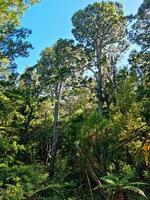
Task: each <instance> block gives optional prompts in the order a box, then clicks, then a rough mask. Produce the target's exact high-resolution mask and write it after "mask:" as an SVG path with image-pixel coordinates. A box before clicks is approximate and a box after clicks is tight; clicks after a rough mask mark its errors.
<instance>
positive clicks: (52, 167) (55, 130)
mask: <svg viewBox="0 0 150 200" xmlns="http://www.w3.org/2000/svg"><path fill="white" fill-rule="evenodd" d="M61 87H62V84H61V83H60V84H59V83H57V84H56V85H55V106H54V122H53V140H52V146H51V159H50V171H49V177H53V176H54V172H55V159H56V154H57V145H58V117H59V107H60V92H61Z"/></svg>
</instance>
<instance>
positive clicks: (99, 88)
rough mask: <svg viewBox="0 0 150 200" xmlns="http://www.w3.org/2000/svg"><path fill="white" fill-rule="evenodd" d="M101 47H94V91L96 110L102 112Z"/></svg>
mask: <svg viewBox="0 0 150 200" xmlns="http://www.w3.org/2000/svg"><path fill="white" fill-rule="evenodd" d="M101 54H102V52H101V48H99V47H97V48H96V58H97V73H96V92H97V100H98V112H99V113H100V114H103V81H102V66H101V57H102V55H101Z"/></svg>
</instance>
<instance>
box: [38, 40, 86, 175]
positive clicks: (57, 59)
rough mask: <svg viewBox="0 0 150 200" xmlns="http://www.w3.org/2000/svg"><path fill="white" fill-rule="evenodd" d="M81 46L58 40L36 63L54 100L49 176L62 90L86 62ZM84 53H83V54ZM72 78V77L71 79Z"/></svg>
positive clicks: (54, 156) (71, 82)
mask: <svg viewBox="0 0 150 200" xmlns="http://www.w3.org/2000/svg"><path fill="white" fill-rule="evenodd" d="M82 52H83V50H82V48H80V47H78V46H76V45H75V44H74V41H72V40H62V39H60V40H58V41H57V42H56V44H55V45H54V46H53V47H52V48H46V49H45V50H44V51H43V52H42V54H41V59H40V61H39V63H38V64H37V70H38V73H39V74H40V75H41V83H42V82H43V83H44V85H45V86H46V87H47V86H48V87H49V88H50V93H51V94H50V96H51V97H52V98H53V100H54V113H53V118H54V121H53V133H52V134H53V140H52V146H51V160H50V173H49V174H50V176H53V175H54V164H55V158H56V153H57V145H58V120H59V111H60V100H61V97H62V91H64V90H65V88H66V87H68V86H70V87H72V85H73V83H74V82H75V76H76V74H77V73H78V72H79V71H81V70H82V68H81V66H82V67H83V65H84V64H85V63H86V62H85V61H86V60H85V59H84V58H85V57H84V56H83V57H82ZM83 55H84V54H83ZM72 78H73V79H72ZM71 79H72V80H71Z"/></svg>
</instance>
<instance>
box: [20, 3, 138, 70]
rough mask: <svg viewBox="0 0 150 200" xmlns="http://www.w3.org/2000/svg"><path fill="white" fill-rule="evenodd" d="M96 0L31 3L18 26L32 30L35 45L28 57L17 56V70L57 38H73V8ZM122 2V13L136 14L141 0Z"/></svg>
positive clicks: (32, 63)
mask: <svg viewBox="0 0 150 200" xmlns="http://www.w3.org/2000/svg"><path fill="white" fill-rule="evenodd" d="M95 1H96V0H41V2H40V3H39V4H36V5H34V6H31V7H30V8H29V9H28V10H27V11H26V13H25V14H24V16H23V18H22V20H21V25H22V26H23V27H26V28H29V29H31V30H32V35H31V36H30V37H29V38H28V41H30V42H31V43H32V45H33V47H34V49H33V50H31V51H30V56H29V57H28V58H20V59H18V62H17V63H18V71H19V72H21V73H22V72H23V71H24V69H25V67H26V66H33V65H34V64H35V63H36V62H37V60H38V59H39V54H40V52H41V51H42V50H43V49H44V48H45V47H48V46H51V45H52V44H54V43H55V42H56V41H57V40H58V39H59V38H67V39H70V38H73V36H72V34H71V29H72V23H71V17H72V15H73V14H74V12H75V11H77V10H79V9H82V8H84V7H85V6H87V5H88V4H90V3H93V2H95ZM116 1H117V2H121V3H122V4H123V7H124V11H125V14H131V13H132V14H135V13H136V11H137V9H138V7H139V6H140V4H141V3H142V0H116Z"/></svg>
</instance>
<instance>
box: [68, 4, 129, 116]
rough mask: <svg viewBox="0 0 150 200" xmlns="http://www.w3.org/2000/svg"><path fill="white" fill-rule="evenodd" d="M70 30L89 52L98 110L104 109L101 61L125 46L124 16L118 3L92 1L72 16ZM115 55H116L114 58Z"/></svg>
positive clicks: (102, 65) (100, 111) (125, 26)
mask: <svg viewBox="0 0 150 200" xmlns="http://www.w3.org/2000/svg"><path fill="white" fill-rule="evenodd" d="M72 22H73V26H74V27H73V30H72V32H73V34H74V36H75V38H76V39H77V41H78V42H79V43H80V44H82V45H83V46H84V47H85V48H86V49H87V51H88V52H90V58H91V59H90V64H89V66H87V67H88V68H90V69H91V71H92V72H93V73H94V75H95V79H96V83H97V86H96V92H97V99H98V111H99V113H101V114H102V113H103V104H104V85H103V84H104V80H103V79H104V76H103V75H104V71H105V69H104V61H105V60H106V58H107V57H108V52H109V53H110V52H111V57H113V56H115V55H116V52H118V49H119V54H120V53H121V52H122V51H123V50H124V49H126V47H127V46H126V44H127V43H126V38H125V37H126V28H127V19H126V18H125V16H124V13H123V9H122V6H121V4H119V3H113V2H101V3H94V4H93V5H89V6H87V7H86V8H85V9H84V10H79V11H77V12H76V13H75V14H74V16H73V17H72ZM115 59H117V58H115Z"/></svg>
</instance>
